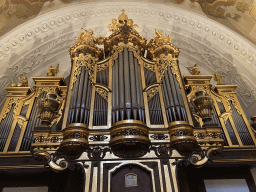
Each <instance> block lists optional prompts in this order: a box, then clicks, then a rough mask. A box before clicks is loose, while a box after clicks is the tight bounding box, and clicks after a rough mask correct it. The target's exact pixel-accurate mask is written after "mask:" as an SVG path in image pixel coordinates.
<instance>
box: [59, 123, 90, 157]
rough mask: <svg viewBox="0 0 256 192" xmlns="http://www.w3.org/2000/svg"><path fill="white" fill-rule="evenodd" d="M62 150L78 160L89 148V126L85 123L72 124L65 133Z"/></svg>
mask: <svg viewBox="0 0 256 192" xmlns="http://www.w3.org/2000/svg"><path fill="white" fill-rule="evenodd" d="M62 133H63V141H62V143H61V146H60V148H61V150H62V151H64V152H65V153H66V155H67V156H68V157H69V158H71V159H76V158H79V157H80V156H81V154H82V153H83V152H84V151H86V149H87V147H88V135H89V130H88V126H87V125H85V124H83V123H71V124H69V125H68V126H67V128H65V129H64V130H63V131H62Z"/></svg>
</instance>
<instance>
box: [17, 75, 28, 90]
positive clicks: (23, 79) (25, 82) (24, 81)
mask: <svg viewBox="0 0 256 192" xmlns="http://www.w3.org/2000/svg"><path fill="white" fill-rule="evenodd" d="M18 78H19V80H20V81H21V82H22V87H28V78H27V76H25V75H22V74H21V75H19V76H18Z"/></svg>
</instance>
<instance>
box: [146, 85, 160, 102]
mask: <svg viewBox="0 0 256 192" xmlns="http://www.w3.org/2000/svg"><path fill="white" fill-rule="evenodd" d="M157 93H158V87H152V88H151V89H149V90H148V91H147V98H148V102H149V101H150V100H151V99H152V98H153V97H154V96H155V95H156V94H157Z"/></svg>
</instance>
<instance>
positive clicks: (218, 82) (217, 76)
mask: <svg viewBox="0 0 256 192" xmlns="http://www.w3.org/2000/svg"><path fill="white" fill-rule="evenodd" d="M213 78H214V81H217V85H223V84H222V83H221V81H223V79H224V78H225V76H221V75H219V74H218V73H214V74H213Z"/></svg>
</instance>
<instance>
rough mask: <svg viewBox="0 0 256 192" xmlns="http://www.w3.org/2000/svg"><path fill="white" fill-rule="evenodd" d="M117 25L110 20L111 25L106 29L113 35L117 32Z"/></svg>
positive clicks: (115, 21) (114, 20)
mask: <svg viewBox="0 0 256 192" xmlns="http://www.w3.org/2000/svg"><path fill="white" fill-rule="evenodd" d="M118 27H119V23H117V20H116V19H112V24H109V25H108V28H109V30H110V31H112V33H115V32H117V31H118Z"/></svg>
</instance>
